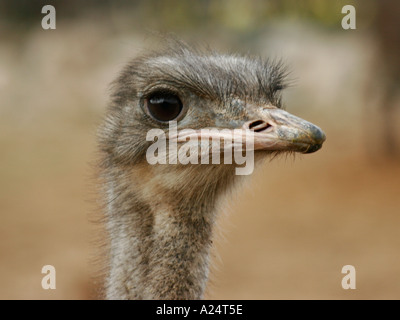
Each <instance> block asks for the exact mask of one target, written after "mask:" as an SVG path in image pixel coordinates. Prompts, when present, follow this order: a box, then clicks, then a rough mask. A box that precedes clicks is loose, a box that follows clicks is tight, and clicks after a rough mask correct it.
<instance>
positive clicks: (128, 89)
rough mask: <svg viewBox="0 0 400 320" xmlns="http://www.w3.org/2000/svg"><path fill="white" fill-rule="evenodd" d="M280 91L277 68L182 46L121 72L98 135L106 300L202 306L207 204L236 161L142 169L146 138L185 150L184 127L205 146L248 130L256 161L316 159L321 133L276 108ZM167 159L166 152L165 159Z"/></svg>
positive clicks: (210, 211)
mask: <svg viewBox="0 0 400 320" xmlns="http://www.w3.org/2000/svg"><path fill="white" fill-rule="evenodd" d="M285 85H286V82H285V71H284V68H283V67H282V64H281V63H274V62H271V61H263V60H261V59H250V58H247V57H240V56H234V55H220V54H216V53H213V52H207V53H205V52H199V51H197V50H194V49H191V48H188V47H187V46H185V45H181V44H179V45H177V46H176V47H175V48H174V49H171V48H170V49H168V50H165V51H162V52H153V53H151V54H146V55H143V56H141V57H138V58H136V59H134V60H133V61H131V62H130V63H129V64H128V65H127V66H126V67H125V68H124V70H123V71H122V73H121V75H120V76H119V77H118V79H117V80H116V81H115V82H114V87H113V94H112V100H111V104H110V106H109V108H108V113H107V117H106V121H105V123H104V125H103V127H102V128H101V131H100V149H101V152H102V155H103V157H102V177H103V178H104V190H105V194H106V198H107V199H106V220H107V229H108V232H109V236H110V257H109V261H110V262H109V272H108V278H107V288H106V294H107V297H108V298H125V299H140V298H142V299H143V298H144V299H151V298H166V299H191V298H201V297H202V294H203V291H204V287H205V284H206V279H207V275H208V257H209V250H210V247H211V238H212V231H213V224H214V220H215V206H216V201H217V200H218V199H219V198H220V196H221V195H222V194H224V192H225V191H226V190H227V189H228V188H229V187H230V186H232V185H233V184H234V181H235V177H236V175H235V163H233V164H206V165H204V164H186V165H185V164H180V163H179V162H177V163H167V164H150V163H149V162H148V159H147V158H146V152H147V150H148V149H149V147H150V146H151V144H152V142H151V141H148V139H147V133H148V132H149V130H151V129H159V130H162V131H165V132H166V137H167V138H166V140H167V142H174V143H176V145H177V146H178V149H179V146H180V145H182V144H183V143H184V142H185V136H184V135H180V134H179V132H182V131H181V130H183V129H188V128H190V129H193V130H192V132H191V136H192V137H193V136H196V137H197V138H199V139H201V138H202V134H203V136H204V133H201V129H205V128H207V129H218V130H214V131H213V133H212V134H210V135H209V136H208V138H213V139H214V138H217V139H218V138H223V134H222V133H221V132H222V131H221V130H222V129H230V130H235V129H236V130H239V131H238V132H249V131H251V132H252V133H253V134H254V145H253V149H254V152H255V158H256V160H257V159H263V158H265V157H267V156H268V155H269V154H271V153H277V152H301V153H311V152H314V151H317V150H318V149H320V148H321V146H322V143H323V142H324V140H325V135H324V133H323V132H322V131H321V130H320V129H319V128H318V127H316V126H315V125H313V124H311V123H309V122H307V121H305V120H302V119H300V118H298V117H295V116H293V115H291V114H289V113H288V112H286V111H284V110H282V108H281V107H282V106H281V91H282V89H284V88H285ZM171 121H176V123H177V130H178V131H177V132H178V134H177V135H176V136H175V137H171V136H170V135H168V133H167V131H168V129H169V125H170V123H171ZM186 137H187V136H186ZM232 148H233V145H232ZM211 149H212V148H211ZM211 149H210V150H211ZM220 151H222V153H224V152H227V149H226V148H225V147H224V148H222V147H221V150H220ZM229 151H232V150H229ZM171 152H172V151H171V149H168V148H167V150H166V155H167V157H169V156H170V155H171ZM198 156H200V154H199V155H198Z"/></svg>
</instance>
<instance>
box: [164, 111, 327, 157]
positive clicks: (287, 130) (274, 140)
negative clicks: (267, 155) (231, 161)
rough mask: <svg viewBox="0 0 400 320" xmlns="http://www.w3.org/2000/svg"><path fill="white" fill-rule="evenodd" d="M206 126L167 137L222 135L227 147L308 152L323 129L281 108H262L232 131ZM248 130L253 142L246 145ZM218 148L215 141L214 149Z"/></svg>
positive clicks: (322, 137)
mask: <svg viewBox="0 0 400 320" xmlns="http://www.w3.org/2000/svg"><path fill="white" fill-rule="evenodd" d="M214 129H217V130H216V131H213V130H207V128H204V129H201V130H190V129H189V131H187V130H182V131H179V132H177V133H175V134H173V135H170V136H169V138H170V139H172V140H176V141H177V142H186V141H187V139H188V138H189V139H191V138H196V142H195V143H197V139H206V141H208V140H209V139H215V140H217V141H218V140H220V139H223V140H225V142H226V141H231V139H232V138H233V140H232V144H229V143H228V144H225V145H224V147H223V148H225V149H226V150H230V149H232V148H234V147H235V146H239V147H240V148H242V147H244V148H245V149H247V150H249V151H250V150H265V151H295V152H301V153H312V152H315V151H317V150H319V149H321V147H322V143H323V142H324V141H325V133H324V132H323V131H322V130H321V129H320V128H318V127H317V126H315V125H313V124H312V123H310V122H308V121H305V120H303V119H301V118H298V117H296V116H294V115H291V114H290V113H288V112H286V111H283V110H282V109H264V110H263V114H262V117H261V118H258V119H256V120H251V121H247V122H245V123H244V124H243V125H242V126H241V128H237V129H234V130H233V135H232V133H231V132H230V131H229V130H230V129H227V130H228V132H226V131H218V128H214ZM248 133H251V137H252V139H253V143H252V144H251V147H250V149H249V146H248V145H247V142H246V139H248ZM218 150H220V147H219V145H218V146H217V147H216V150H215V151H218Z"/></svg>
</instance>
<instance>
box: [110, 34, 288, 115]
mask: <svg viewBox="0 0 400 320" xmlns="http://www.w3.org/2000/svg"><path fill="white" fill-rule="evenodd" d="M286 78H287V70H286V68H285V67H284V65H283V63H282V61H280V60H277V61H273V60H268V59H267V60H263V59H261V58H259V57H251V58H250V57H244V56H239V55H222V54H218V53H216V52H214V51H211V50H206V49H199V48H192V47H189V46H188V45H186V44H184V43H182V42H180V41H172V42H170V43H167V46H166V48H164V49H162V50H160V51H152V52H150V53H146V54H143V55H141V56H139V57H137V58H135V59H133V60H132V61H131V62H130V63H129V64H128V65H127V66H126V67H125V69H124V70H123V71H122V73H121V75H120V77H119V78H118V79H117V80H116V81H115V82H114V93H113V98H114V99H115V100H117V101H118V102H123V101H126V99H129V98H132V97H133V96H140V95H143V94H146V92H148V91H149V90H151V89H152V88H154V87H155V86H160V85H161V86H162V85H165V86H171V87H173V88H176V89H178V90H188V91H191V92H192V93H193V94H195V95H198V96H201V97H203V98H207V99H211V100H214V101H219V102H220V103H223V104H229V103H230V99H232V98H241V99H243V100H247V101H252V102H263V103H266V102H267V103H271V104H273V105H275V106H277V107H280V90H282V89H284V88H285V87H286V86H287V84H288V83H287V81H286Z"/></svg>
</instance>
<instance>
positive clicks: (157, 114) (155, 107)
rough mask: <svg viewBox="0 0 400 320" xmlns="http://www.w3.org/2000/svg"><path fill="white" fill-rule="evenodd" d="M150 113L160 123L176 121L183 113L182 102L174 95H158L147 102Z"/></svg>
mask: <svg viewBox="0 0 400 320" xmlns="http://www.w3.org/2000/svg"><path fill="white" fill-rule="evenodd" d="M147 109H148V110H149V113H150V114H151V115H152V116H153V117H154V118H155V119H156V120H159V121H171V120H174V119H175V118H176V117H178V116H179V114H180V113H181V111H182V102H181V101H180V100H179V98H178V97H177V96H174V95H156V96H153V97H151V98H149V99H148V100H147Z"/></svg>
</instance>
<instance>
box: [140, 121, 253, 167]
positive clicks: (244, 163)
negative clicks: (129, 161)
mask: <svg viewBox="0 0 400 320" xmlns="http://www.w3.org/2000/svg"><path fill="white" fill-rule="evenodd" d="M146 141H152V142H153V144H151V145H150V147H149V148H148V149H147V151H146V159H147V162H148V163H149V164H151V165H154V164H178V163H180V164H183V165H187V164H189V163H190V164H210V158H211V164H221V160H222V163H223V164H233V163H234V164H236V165H238V167H237V168H236V174H237V175H249V174H251V173H252V172H253V170H254V132H253V131H251V130H244V129H233V130H230V129H222V130H218V129H215V128H212V129H200V130H193V129H183V130H178V127H177V122H176V121H170V122H169V128H168V132H167V133H166V132H165V131H164V130H161V129H151V130H149V131H148V132H147V135H146Z"/></svg>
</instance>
